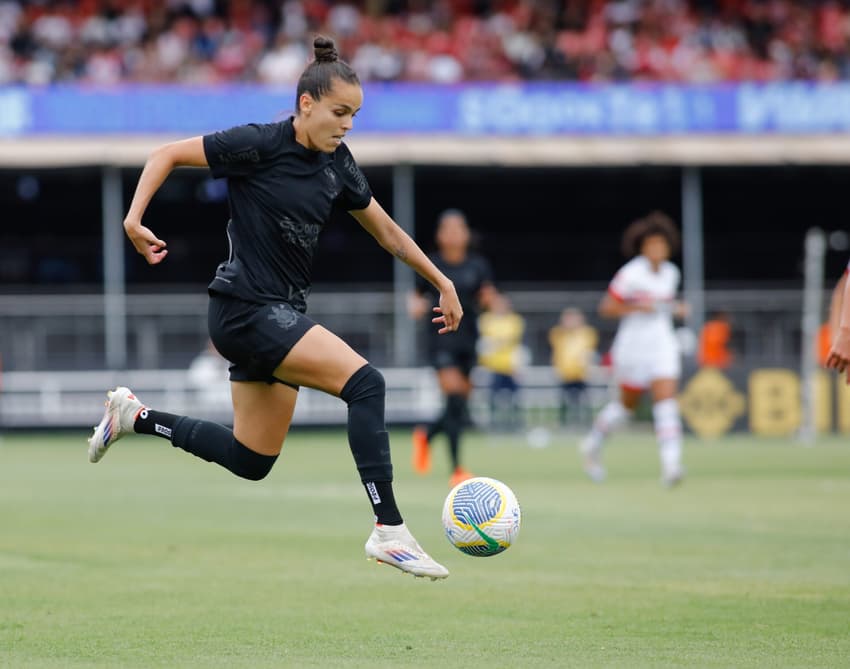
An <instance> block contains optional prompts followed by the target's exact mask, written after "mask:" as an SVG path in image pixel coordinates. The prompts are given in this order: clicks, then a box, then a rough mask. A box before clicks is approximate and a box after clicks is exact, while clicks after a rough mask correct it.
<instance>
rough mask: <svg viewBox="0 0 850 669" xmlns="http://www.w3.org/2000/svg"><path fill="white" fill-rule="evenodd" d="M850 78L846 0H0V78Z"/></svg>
mask: <svg viewBox="0 0 850 669" xmlns="http://www.w3.org/2000/svg"><path fill="white" fill-rule="evenodd" d="M317 32H321V33H323V34H327V35H329V36H332V37H334V38H335V39H336V40H337V42H338V46H339V47H340V51H341V53H342V56H343V57H344V58H345V59H346V60H348V61H349V62H350V63H351V64H352V65H353V66H354V67H355V69H356V70H357V71H358V72H359V74H360V75H361V78H362V79H363V80H364V81H398V80H402V81H426V82H439V83H455V82H459V81H484V80H488V81H492V80H499V81H511V80H574V81H635V80H652V81H678V82H717V81H741V80H757V81H777V80H780V81H787V80H795V79H806V80H834V79H846V78H850V48H848V45H850V0H719V1H716V2H709V1H707V0H619V1H615V2H604V1H602V0H360V1H354V2H332V1H330V0H283V1H281V0H231V1H224V0H158V1H157V0H75V1H70V0H66V1H62V0H0V84H2V83H6V84H8V83H25V84H31V85H43V84H49V83H55V82H71V81H73V82H84V83H90V84H96V85H111V84H116V83H120V82H180V83H187V84H214V83H221V82H241V81H260V82H265V83H269V84H281V85H286V84H291V83H292V82H294V81H295V80H296V79H297V77H298V75H299V74H300V72H301V70H302V69H303V67H304V65H305V63H306V62H307V61H308V60H309V57H310V53H311V50H310V42H311V36H312V35H313V34H315V33H317Z"/></svg>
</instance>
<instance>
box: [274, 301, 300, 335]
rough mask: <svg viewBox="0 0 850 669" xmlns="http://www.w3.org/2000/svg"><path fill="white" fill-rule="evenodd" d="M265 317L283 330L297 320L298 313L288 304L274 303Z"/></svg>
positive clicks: (287, 328)
mask: <svg viewBox="0 0 850 669" xmlns="http://www.w3.org/2000/svg"><path fill="white" fill-rule="evenodd" d="M267 318H268V319H269V320H270V321H274V322H275V323H277V324H278V326H280V327H281V328H283V329H284V330H289V329H290V328H291V327H293V326H294V325H295V324H296V323H297V322H298V313H297V312H296V311H295V310H294V309H293V308H292V307H290V306H289V305H288V304H275V305H274V306H273V307H272V312H271V313H270V314H269V315H268V316H267Z"/></svg>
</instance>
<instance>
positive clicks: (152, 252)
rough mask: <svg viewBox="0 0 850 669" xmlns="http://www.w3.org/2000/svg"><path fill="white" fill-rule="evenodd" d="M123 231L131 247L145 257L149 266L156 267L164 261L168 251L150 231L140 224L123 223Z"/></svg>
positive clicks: (163, 243) (162, 242)
mask: <svg viewBox="0 0 850 669" xmlns="http://www.w3.org/2000/svg"><path fill="white" fill-rule="evenodd" d="M124 230H125V232H126V233H127V236H128V237H129V238H130V241H131V242H133V246H135V247H136V251H138V252H139V253H140V254H141V255H143V256H144V257H145V260H147V262H148V264H149V265H156V264H158V263H161V262H162V261H163V260H165V256H167V255H168V249H166V248H165V246H166V244H165V242H164V241H162V240H161V239H159V238H158V237H157V236H156V235H155V234H154V233H153V232H151V230H150V229H148V228H146V227H145V226H144V225H142V224H141V223H126V222H125V223H124Z"/></svg>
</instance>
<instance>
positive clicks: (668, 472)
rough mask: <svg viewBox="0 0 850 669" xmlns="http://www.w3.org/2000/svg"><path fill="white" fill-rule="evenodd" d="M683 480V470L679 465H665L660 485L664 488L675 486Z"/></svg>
mask: <svg viewBox="0 0 850 669" xmlns="http://www.w3.org/2000/svg"><path fill="white" fill-rule="evenodd" d="M684 480H685V470H684V469H683V468H682V466H681V465H677V466H675V467H667V468H665V469H664V473H663V474H662V475H661V485H663V486H664V487H665V488H675V487H676V486H677V485H680V484H681V483H682V481H684Z"/></svg>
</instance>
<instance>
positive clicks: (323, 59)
mask: <svg viewBox="0 0 850 669" xmlns="http://www.w3.org/2000/svg"><path fill="white" fill-rule="evenodd" d="M313 52H314V53H315V56H316V62H317V63H335V62H336V61H338V60H339V52H337V50H336V45H334V41H333V40H332V39H330V38H329V37H324V36H322V35H319V36H318V37H316V39H314V40H313Z"/></svg>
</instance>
